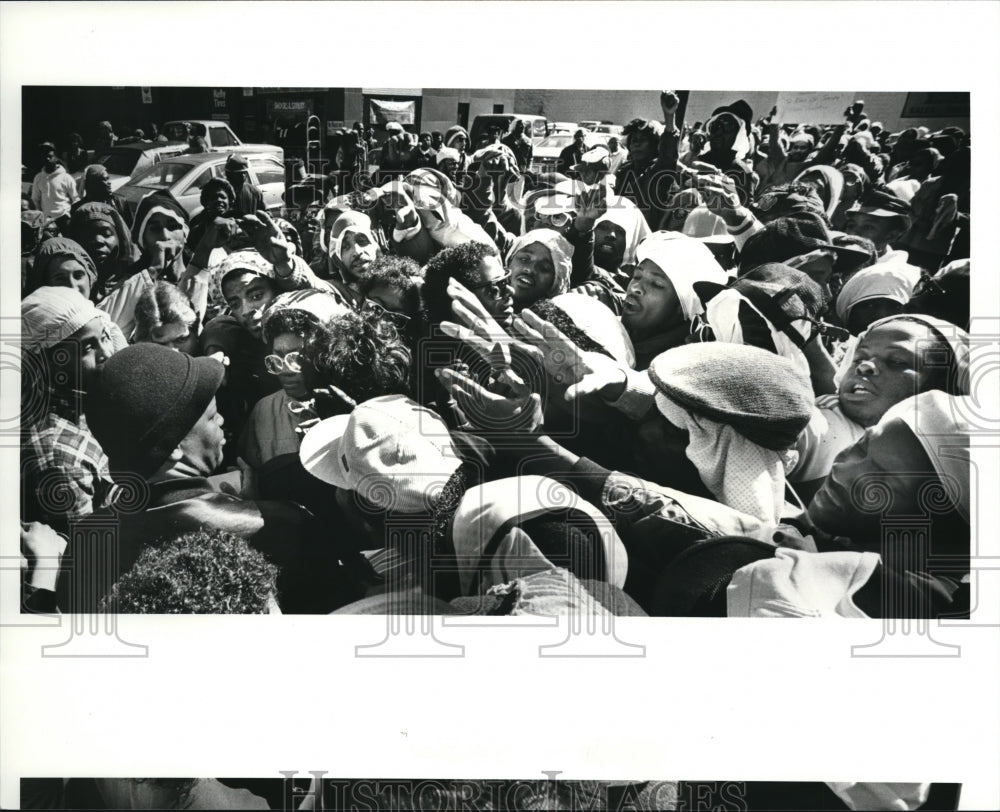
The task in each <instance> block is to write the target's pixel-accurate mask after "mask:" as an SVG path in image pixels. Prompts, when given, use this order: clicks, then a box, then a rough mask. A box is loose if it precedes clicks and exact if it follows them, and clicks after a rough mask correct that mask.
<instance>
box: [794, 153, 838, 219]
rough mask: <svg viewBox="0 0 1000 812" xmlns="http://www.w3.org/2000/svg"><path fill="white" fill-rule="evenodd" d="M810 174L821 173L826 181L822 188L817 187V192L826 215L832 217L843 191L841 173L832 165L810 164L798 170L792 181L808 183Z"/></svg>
mask: <svg viewBox="0 0 1000 812" xmlns="http://www.w3.org/2000/svg"><path fill="white" fill-rule="evenodd" d="M810 175H821V176H822V177H823V179H824V180H825V181H826V183H824V184H823V186H822V188H820V189H817V194H819V196H820V198H821V199H822V200H823V206H824V207H825V209H826V216H827V217H833V213H834V212H835V211H836V210H837V206H839V205H840V196H841V194H843V192H844V176H843V174H842V173H841V172H840V170H839V169H834V168H833V167H832V166H825V165H823V164H818V165H816V166H810V167H809V168H808V169H803V170H802V171H801V172H799V174H798V176H797V177H796V178H795V180H794V181H793V182H794V183H808V182H809V176H810Z"/></svg>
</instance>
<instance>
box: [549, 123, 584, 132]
mask: <svg viewBox="0 0 1000 812" xmlns="http://www.w3.org/2000/svg"><path fill="white" fill-rule="evenodd" d="M581 127H583V125H582V124H577V123H576V122H575V121H556V122H553V124H552V127H551V128H550V129H549V135H555V134H557V133H569V134H570V135H572V134H573V133H575V132H576V131H577V130H579V129H580V128H581ZM583 129H586V127H583Z"/></svg>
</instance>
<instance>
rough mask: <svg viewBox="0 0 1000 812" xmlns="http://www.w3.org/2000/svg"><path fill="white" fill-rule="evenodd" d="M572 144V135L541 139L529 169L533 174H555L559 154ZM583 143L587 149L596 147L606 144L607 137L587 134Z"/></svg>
mask: <svg viewBox="0 0 1000 812" xmlns="http://www.w3.org/2000/svg"><path fill="white" fill-rule="evenodd" d="M572 143H573V135H572V133H568V134H564V135H550V136H549V137H548V138H543V139H542V140H541V141H539V142H538V144H537V145H536V146H535V151H534V153H533V154H532V156H531V169H532V171H534V172H555V171H556V164H557V163H558V161H559V154H560V153H561V152H562V151H563V150H564V149H566V147H568V146H569V145H570V144H572ZM584 143H585V144H586V145H587V146H588V148H589V147H596V146H598V145H604V144H607V143H608V136H606V135H599V134H596V133H587V135H586V136H585V137H584Z"/></svg>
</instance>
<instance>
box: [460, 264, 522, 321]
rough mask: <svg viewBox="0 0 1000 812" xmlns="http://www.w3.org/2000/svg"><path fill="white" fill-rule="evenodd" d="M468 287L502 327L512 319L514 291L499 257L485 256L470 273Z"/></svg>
mask: <svg viewBox="0 0 1000 812" xmlns="http://www.w3.org/2000/svg"><path fill="white" fill-rule="evenodd" d="M469 285H470V289H471V290H472V292H473V293H474V294H475V296H476V298H477V299H479V301H480V302H481V303H482V305H483V307H485V308H486V310H487V311H488V312H489V314H490V315H491V316H492V317H493V318H494V319H496V321H497V323H498V324H499V325H500V326H501V327H503V328H504V329H506V328H508V327H510V325H511V323H512V322H513V321H514V293H513V291H512V290H511V287H510V280H509V279H508V278H507V272H506V271H505V270H504V267H503V264H502V263H501V262H500V257H493V256H486V257H483V258H482V259H481V260H480V262H479V267H477V268H476V270H475V271H474V272H473V273H472V274H471V279H470V281H469Z"/></svg>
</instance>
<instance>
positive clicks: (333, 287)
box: [21, 91, 970, 617]
mask: <svg viewBox="0 0 1000 812" xmlns="http://www.w3.org/2000/svg"><path fill="white" fill-rule="evenodd" d="M660 106H661V108H662V120H643V119H634V120H632V121H630V122H628V124H627V125H626V126H625V127H624V131H623V133H622V135H621V136H620V137H618V138H612V139H611V140H610V141H609V142H608V143H607V144H606V145H605V144H604V143H600V144H597V143H596V142H595V141H593V140H592V139H593V136H592V135H591V134H590V133H589V132H587V131H584V130H580V131H578V132H577V133H575V135H574V137H573V139H572V143H571V144H570V145H569V146H567V147H566V149H565V150H564V151H563V154H562V155H561V156H560V158H559V161H558V164H557V169H558V171H557V172H548V173H539V172H535V171H532V142H531V139H530V137H529V136H530V132H528V133H526V132H525V130H524V126H523V124H522V123H520V122H519V121H517V120H515V121H514V123H513V124H512V125H511V127H510V130H509V131H508V132H501V131H498V130H492V131H489V132H488V133H487V134H486V137H485V138H484V139H483V140H482V142H481V143H478V144H475V143H471V142H470V137H469V134H468V133H467V132H466V130H465V129H463V128H462V127H460V126H454V127H451V128H450V129H448V130H447V132H445V133H420V134H419V135H417V134H414V133H408V132H406V131H405V130H404V128H403V127H402V126H400V125H398V124H390V125H388V126H387V127H386V128H385V129H386V133H385V134H386V140H385V141H384V143H382V144H381V148H382V149H381V164H380V166H379V167H378V171H377V172H375V173H374V174H372V173H369V172H368V171H367V169H368V166H367V164H368V153H369V149H370V147H371V144H370V143H369V141H368V137H367V135H366V134H365V132H364V131H363V129H362V128H360V126H359V127H357V128H356V129H355V130H352V131H345V134H344V137H343V139H342V144H341V146H340V147H339V148H338V150H337V152H336V157H335V159H334V160H332V161H331V164H330V166H329V167H328V170H329V173H328V177H329V179H330V184H329V188H330V189H331V190H332V189H333V188H334V182H335V188H336V193H333V192H332V191H331V192H330V193H328V194H327V195H326V199H325V200H324V201H323V204H322V206H321V207H320V208H318V209H317V211H316V213H315V216H311V217H296V216H295V214H294V213H293V214H289V215H288V217H287V219H282V218H278V217H274V216H271V215H269V214H268V213H267V212H266V211H264V207H263V198H262V196H261V192H260V190H259V189H258V188H256V187H255V186H254V184H253V182H252V180H251V179H250V177H249V174H248V167H247V161H246V159H245V158H244V157H243V156H241V155H240V154H238V153H236V154H233V155H231V156H230V157H229V159H228V160H227V161H226V163H225V173H224V174H225V177H224V178H223V177H216V178H213V179H212V180H210V181H209V182H207V183H206V184H205V185H204V186H203V187H202V189H201V193H200V198H201V208H200V211H199V212H198V213H197V214H196V215H195V216H193V217H189V214H188V211H187V210H186V209H185V207H184V206H182V205H181V204H180V203H179V202H178V200H177V199H175V198H174V197H172V196H171V195H170V194H169V192H163V191H155V192H153V193H151V194H149V195H148V196H146V197H145V198H143V199H142V201H141V202H140V203H139V204H138V207H137V208H136V209H135V210H134V211H131V210H128V209H127V207H124V206H122V205H121V203H120V201H119V200H118V199H117V198H116V197H115V196H114V195H112V194H111V192H110V185H109V183H108V179H107V173H106V171H105V170H104V168H103V167H101V166H100V165H94V166H85V167H80V168H82V169H83V171H84V175H83V182H82V189H80V190H78V189H77V185H76V182H75V181H74V180H73V179H72V177H71V176H70V175H69V174H68V172H67V165H68V164H70V163H72V161H73V160H76V161H77V162H78V163H79V162H80V158H79V155H78V152H79V150H80V148H81V145H80V144H79V143H76V144H74V145H73V147H72V148H71V151H70V152H69V153H66V154H64V155H62V156H60V154H59V153H58V151H57V149H56V147H55V146H54V145H53V144H52V143H46V144H43V145H41V151H40V156H39V157H40V161H41V166H40V171H39V172H38V174H37V176H36V177H35V179H34V183H33V185H32V192H31V198H32V204H33V207H29V208H28V209H27V210H25V211H24V212H23V214H22V224H23V228H22V301H21V318H22V347H23V358H22V435H21V474H22V481H21V493H22V499H21V521H22V532H21V547H22V556H23V562H22V563H23V584H24V589H23V604H24V607H25V610H26V611H38V612H53V611H62V612H92V611H107V612H122V613H178V612H184V613H262V612H278V611H280V612H284V613H330V612H337V613H376V612H382V613H384V612H390V613H402V614H427V613H430V614H449V613H451V614H502V615H508V614H529V613H536V614H566V613H570V612H580V613H585V614H596V615H609V614H610V615H637V616H643V615H652V616H727V615H728V616H783V615H784V616H787V615H801V616H822V615H840V616H847V617H865V616H868V617H884V616H909V617H914V616H916V617H930V616H936V615H938V614H940V613H942V612H947V613H948V614H950V615H959V616H960V615H961V614H962V613H967V612H968V611H969V592H970V584H969V546H970V530H969V528H970V518H969V513H970V494H969V480H970V477H969V456H968V433H969V430H968V417H969V414H970V408H969V401H970V398H969V396H970V391H969V386H970V384H969V381H970V374H969V337H968V333H967V331H968V329H969V308H970V294H969V274H970V266H969V258H968V257H969V222H970V221H969V217H970V213H969V185H970V137H969V135H968V134H967V133H965V132H963V131H962V130H961V129H959V128H957V127H945V128H944V129H941V130H937V131H931V130H930V129H929V128H927V127H918V126H915V127H910V128H907V129H904V130H902V131H900V132H889V131H887V130H886V129H885V128H884V127H883V126H882V125H881V124H879V123H878V122H874V121H871V120H870V119H869V118H868V116H867V115H866V114H865V112H864V105H863V103H861V102H858V103H856V104H854V105H852V106H851V107H850V108H849V109H848V110H846V111H845V114H844V121H843V123H841V124H838V125H835V126H833V125H824V126H813V125H811V124H808V123H805V124H797V125H794V126H791V125H783V124H781V123H779V122H778V121H776V120H775V119H776V115H775V111H773V110H772V111H771V113H770V115H768V116H765V117H763V118H758V117H755V116H754V113H753V111H752V110H751V108H750V107H749V106H748V105H747V104H746V102H744V101H742V100H740V101H735V102H734V103H732V104H729V105H726V106H724V107H720V108H718V109H716V110H715V111H714V112H713V113H712V115H711V116H710V117H708V119H707V120H706V121H705V122H696V123H692V124H687V123H685V122H684V121H680V120H676V119H677V115H676V114H677V111H678V106H679V98H678V95H677V94H675V93H673V92H670V91H664V92H663V93H661V94H660ZM105 130H106V131H107V132H105ZM110 132H111V127H110V125H107V127H106V128H102V133H103V134H104V135H108V136H110ZM194 148H197V145H196V144H195V145H194ZM73 150H76V152H74V151H73ZM81 192H82V197H81ZM293 222H294V223H295V224H297V226H298V227H296V225H293ZM102 529H104V530H107V532H103V533H102V532H95V530H102Z"/></svg>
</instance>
